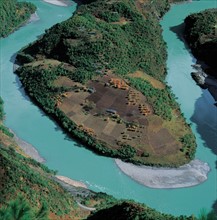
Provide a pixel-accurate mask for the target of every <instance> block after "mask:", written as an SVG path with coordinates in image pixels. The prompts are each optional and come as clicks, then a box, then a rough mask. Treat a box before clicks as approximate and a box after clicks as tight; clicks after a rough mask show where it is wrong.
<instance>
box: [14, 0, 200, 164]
mask: <svg viewBox="0 0 217 220" xmlns="http://www.w3.org/2000/svg"><path fill="white" fill-rule="evenodd" d="M168 8H169V3H168V1H166V0H165V1H132V0H122V1H109V0H106V1H102V0H97V1H93V2H92V3H89V4H85V5H82V6H80V7H79V8H78V10H77V11H76V13H75V14H74V16H72V17H71V18H70V19H68V20H67V21H64V22H62V23H60V24H57V25H55V26H53V27H52V28H51V29H49V30H47V31H46V33H45V35H44V36H43V37H42V38H41V39H39V40H37V41H36V42H34V43H33V44H31V45H29V46H28V47H26V48H24V49H23V50H21V51H20V52H19V54H18V56H17V61H19V62H20V63H21V64H22V67H21V68H19V69H18V71H17V74H18V75H19V77H20V80H21V82H22V83H23V85H24V87H25V89H26V91H27V92H28V93H29V95H30V96H31V97H32V98H34V100H35V101H36V102H37V103H38V104H39V105H40V106H41V107H42V108H43V109H44V110H45V111H46V112H47V113H49V114H51V115H52V116H53V117H55V119H56V120H58V121H59V122H60V124H61V125H62V126H63V127H64V128H65V129H66V130H67V131H69V133H70V134H72V135H73V137H77V138H79V140H81V141H82V142H83V143H85V144H86V145H88V146H89V147H90V149H92V150H94V151H95V152H97V153H100V154H103V155H107V156H112V157H119V158H121V159H124V160H126V161H132V162H134V163H143V164H147V165H157V166H179V165H181V164H184V163H187V162H189V161H190V160H191V159H192V158H193V157H194V152H195V148H196V144H195V138H194V136H193V134H192V132H191V130H190V128H189V125H187V124H186V122H185V121H184V119H183V117H182V115H181V112H180V109H179V105H178V104H177V103H176V101H175V97H174V95H173V94H172V93H171V92H170V89H169V88H168V87H167V86H166V85H165V83H164V78H165V74H166V71H165V70H166V57H167V55H166V46H165V43H164V41H163V39H162V36H161V31H162V30H161V27H160V25H159V20H158V19H159V18H160V17H161V16H162V15H163V14H164V13H165V12H166V11H167V10H168Z"/></svg>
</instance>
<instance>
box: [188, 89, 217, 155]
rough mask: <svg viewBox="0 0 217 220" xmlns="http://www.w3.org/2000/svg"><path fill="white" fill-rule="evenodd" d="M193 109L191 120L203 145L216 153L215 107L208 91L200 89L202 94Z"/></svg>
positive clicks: (216, 125) (216, 108)
mask: <svg viewBox="0 0 217 220" xmlns="http://www.w3.org/2000/svg"><path fill="white" fill-rule="evenodd" d="M194 109H195V110H194V114H193V115H192V117H191V121H192V122H194V123H195V124H196V126H197V127H196V129H197V132H198V133H199V134H200V136H201V138H202V140H203V141H204V146H205V147H208V148H209V149H211V150H212V152H213V153H214V154H215V155H217V146H216V143H217V107H216V106H215V105H214V101H213V98H212V97H211V95H210V94H209V93H208V91H205V90H202V95H201V97H200V98H199V99H197V100H196V102H195V108H194Z"/></svg>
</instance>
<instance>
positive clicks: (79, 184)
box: [55, 175, 87, 189]
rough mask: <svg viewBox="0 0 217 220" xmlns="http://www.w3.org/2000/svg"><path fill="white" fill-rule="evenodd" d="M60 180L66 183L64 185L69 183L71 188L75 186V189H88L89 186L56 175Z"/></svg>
mask: <svg viewBox="0 0 217 220" xmlns="http://www.w3.org/2000/svg"><path fill="white" fill-rule="evenodd" d="M55 177H56V178H57V179H58V180H60V181H62V182H64V183H67V184H69V185H71V186H75V187H82V188H86V189H87V186H86V185H85V184H84V183H82V182H79V181H75V180H72V179H70V178H68V177H66V176H59V175H56V176H55Z"/></svg>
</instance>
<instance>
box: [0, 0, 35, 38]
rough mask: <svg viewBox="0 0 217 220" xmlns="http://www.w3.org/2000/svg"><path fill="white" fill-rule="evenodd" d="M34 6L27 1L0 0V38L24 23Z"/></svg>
mask: <svg viewBox="0 0 217 220" xmlns="http://www.w3.org/2000/svg"><path fill="white" fill-rule="evenodd" d="M35 10H36V7H35V6H34V5H33V4H31V3H27V2H17V0H1V1H0V21H1V24H0V38H1V37H6V36H7V35H8V34H10V33H11V32H13V31H14V30H16V29H17V28H18V27H19V26H20V25H22V24H23V23H25V22H26V21H27V20H28V19H29V18H30V15H31V14H32V13H34V12H35Z"/></svg>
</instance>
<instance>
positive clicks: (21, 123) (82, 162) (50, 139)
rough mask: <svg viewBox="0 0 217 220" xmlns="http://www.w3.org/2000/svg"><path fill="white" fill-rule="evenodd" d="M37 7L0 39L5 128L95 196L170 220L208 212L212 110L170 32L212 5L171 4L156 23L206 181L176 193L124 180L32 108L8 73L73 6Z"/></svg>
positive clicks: (216, 114)
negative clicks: (129, 202)
mask: <svg viewBox="0 0 217 220" xmlns="http://www.w3.org/2000/svg"><path fill="white" fill-rule="evenodd" d="M30 2H33V3H35V4H36V5H37V7H38V10H37V14H38V16H39V17H40V20H38V21H36V22H33V23H30V24H28V25H26V26H25V27H22V28H20V29H19V30H18V31H16V32H15V33H13V34H11V35H10V36H9V37H7V38H5V39H1V40H0V48H1V50H0V52H1V54H0V69H1V84H0V88H1V96H2V98H3V99H4V102H5V112H6V116H7V117H6V122H5V123H6V125H7V126H8V127H10V128H11V129H12V130H14V131H15V132H16V134H17V135H18V136H19V137H20V138H22V139H23V140H25V141H27V142H29V143H31V144H32V145H33V146H35V147H36V149H37V150H38V151H39V152H40V154H41V155H42V156H43V157H44V158H45V159H46V164H47V165H48V167H49V168H51V169H55V170H58V173H59V174H60V175H64V176H68V177H70V178H72V179H76V180H79V181H83V182H84V183H86V184H87V185H88V187H89V188H90V189H92V190H95V191H103V192H106V193H108V194H111V195H113V196H115V197H117V198H126V199H134V200H135V201H138V202H142V203H145V204H147V205H148V206H151V207H153V208H156V209H157V210H159V211H162V212H165V213H171V214H174V215H180V214H188V215H190V214H192V213H193V214H196V215H197V214H198V213H199V211H200V209H202V208H206V209H207V210H208V211H209V210H210V209H211V207H212V205H213V204H214V202H215V200H216V199H217V187H216V177H217V175H216V160H217V158H216V151H217V150H216V144H217V108H216V107H215V106H214V105H213V98H212V97H211V96H210V94H209V93H208V92H207V91H202V90H201V89H200V88H199V87H197V86H196V85H195V83H194V82H193V80H192V79H191V76H190V72H191V71H192V67H191V65H192V64H193V63H194V62H195V60H194V58H193V57H192V56H191V54H190V53H189V51H188V49H186V47H185V45H184V43H183V41H182V40H181V39H180V38H179V36H178V35H177V34H176V33H175V31H177V30H179V29H180V28H179V26H178V25H180V24H181V23H182V22H183V19H184V18H185V17H186V16H187V15H188V14H190V13H192V12H197V11H200V10H203V9H206V8H214V7H216V6H217V5H216V4H217V3H216V1H215V0H214V1H195V2H193V3H185V4H179V5H173V6H172V7H171V10H170V11H169V12H168V13H167V14H166V15H165V16H164V18H163V20H162V21H161V24H162V27H163V30H164V31H163V37H164V39H165V41H166V42H167V44H168V62H167V67H168V76H167V82H168V85H170V86H171V87H172V90H173V92H174V93H175V95H176V96H177V101H178V102H179V103H180V104H181V109H182V111H183V113H184V115H185V117H186V119H187V121H188V122H191V123H192V129H193V132H194V134H195V135H196V138H197V144H198V149H197V154H196V158H199V159H201V160H203V161H206V162H208V163H209V165H210V167H211V169H212V170H211V172H210V173H209V176H208V180H207V181H206V182H205V183H203V184H201V185H198V186H195V187H190V188H181V189H166V190H164V189H151V188H147V187H144V186H142V185H140V184H138V183H136V182H134V181H133V180H131V179H130V178H129V177H127V176H125V175H124V174H123V173H122V172H121V171H120V170H119V169H118V168H117V166H116V165H115V163H114V160H113V159H111V158H105V157H101V156H97V155H95V154H94V153H92V152H91V151H89V150H87V149H85V148H84V147H82V146H81V145H79V144H78V143H76V142H75V141H73V140H70V139H69V138H68V137H67V136H66V135H65V134H64V133H63V132H62V131H61V129H59V127H58V126H57V125H56V124H55V123H54V122H53V121H52V120H50V119H49V118H48V117H47V116H45V115H44V113H43V112H42V111H41V110H40V109H39V108H38V107H37V106H35V105H34V104H33V103H32V102H31V101H30V100H29V98H28V97H27V96H26V95H25V93H24V91H23V89H22V88H21V85H20V82H19V80H18V78H17V76H16V75H15V74H14V73H13V61H14V56H15V54H16V52H17V51H18V50H19V49H21V48H22V47H23V46H25V45H27V44H28V43H30V42H33V41H34V40H36V38H37V37H38V36H39V35H41V34H43V33H44V30H45V29H47V28H49V27H51V26H52V25H54V24H55V23H58V22H61V21H63V20H65V19H67V18H68V17H70V16H71V14H72V12H73V11H74V10H75V7H76V5H73V6H71V7H58V6H55V5H49V4H47V3H44V2H43V1H41V0H38V1H37V0H31V1H30Z"/></svg>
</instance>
